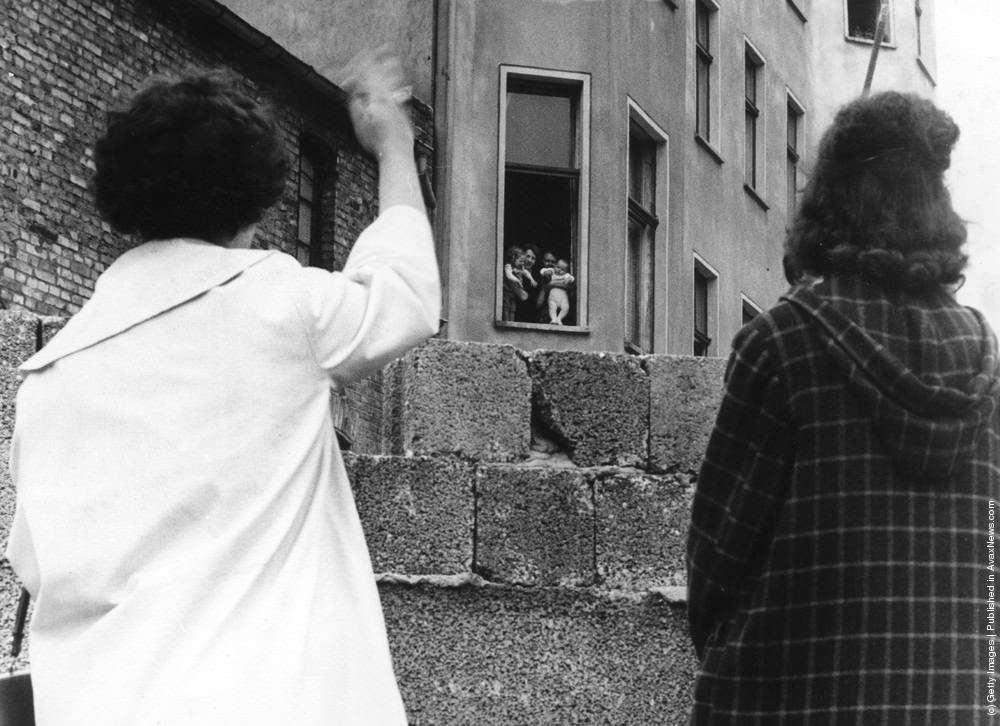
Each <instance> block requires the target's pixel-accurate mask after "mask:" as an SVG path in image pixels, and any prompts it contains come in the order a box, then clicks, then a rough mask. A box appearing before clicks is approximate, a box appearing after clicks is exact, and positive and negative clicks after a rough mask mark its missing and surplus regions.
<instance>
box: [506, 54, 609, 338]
mask: <svg viewBox="0 0 1000 726" xmlns="http://www.w3.org/2000/svg"><path fill="white" fill-rule="evenodd" d="M511 81H514V83H515V85H516V84H517V83H519V82H524V83H530V84H537V85H539V86H564V87H569V88H574V89H576V97H577V102H576V103H577V105H576V118H575V119H574V122H575V123H574V126H575V129H574V134H573V135H574V137H575V138H574V139H573V144H574V153H575V157H576V160H577V168H576V172H575V176H576V178H577V180H578V181H577V185H576V202H577V209H576V218H575V220H573V227H574V229H575V237H576V239H575V240H571V244H572V245H574V246H575V258H576V259H575V260H574V261H573V262H572V269H573V275H574V276H575V278H576V283H575V284H576V300H575V302H574V308H575V313H576V324H575V325H549V324H546V323H533V322H520V321H505V320H502V319H501V318H502V311H503V281H502V277H503V272H502V271H503V266H504V262H505V260H504V248H505V244H504V241H505V229H504V226H505V224H504V212H505V193H506V176H507V172H508V164H507V96H508V88H509V86H510V82H511ZM540 95H544V94H540ZM590 95H591V74H589V73H582V72H576V71H563V70H553V69H546V68H538V67H532V66H520V65H513V64H501V65H500V67H499V85H498V104H497V106H498V129H497V198H496V204H497V216H496V236H495V238H494V246H495V247H496V259H495V264H496V275H494V278H495V280H496V286H495V300H494V313H493V323H494V325H495V326H496V327H500V328H529V329H533V330H542V331H546V332H560V333H574V332H577V333H579V332H589V328H588V303H589V280H588V278H589V275H588V270H589V259H588V258H589V248H590V240H589V232H590V109H591V98H590ZM518 166H524V165H518ZM538 170H539V172H540V173H544V170H542V169H541V168H540V167H539V168H538Z"/></svg>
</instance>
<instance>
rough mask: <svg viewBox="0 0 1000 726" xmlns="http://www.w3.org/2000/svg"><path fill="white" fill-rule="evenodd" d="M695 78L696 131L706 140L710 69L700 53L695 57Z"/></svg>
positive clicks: (708, 119)
mask: <svg viewBox="0 0 1000 726" xmlns="http://www.w3.org/2000/svg"><path fill="white" fill-rule="evenodd" d="M697 64H698V66H697V71H696V73H697V78H696V79H695V83H696V92H697V95H698V98H697V101H696V103H697V111H696V112H697V120H696V124H697V133H698V135H699V136H701V137H702V138H703V139H705V140H706V141H708V140H710V139H711V133H710V132H711V117H710V113H711V110H710V106H709V103H710V101H709V92H710V90H711V85H710V84H711V81H710V77H709V74H710V69H711V66H710V64H709V63H708V61H706V60H705V58H703V57H702V56H701V55H700V54H699V56H698V58H697Z"/></svg>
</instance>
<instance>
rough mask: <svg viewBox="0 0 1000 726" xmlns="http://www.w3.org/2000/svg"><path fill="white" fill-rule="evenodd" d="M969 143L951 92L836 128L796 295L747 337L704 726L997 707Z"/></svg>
mask: <svg viewBox="0 0 1000 726" xmlns="http://www.w3.org/2000/svg"><path fill="white" fill-rule="evenodd" d="M957 138H958V128H957V126H956V125H955V124H954V123H953V121H952V120H951V119H950V118H949V117H948V116H947V115H946V114H944V113H943V112H941V111H940V110H938V109H937V108H935V107H934V106H933V105H932V104H931V103H930V102H928V101H926V100H921V99H918V98H917V97H915V96H909V95H903V94H898V93H884V94H879V95H876V96H873V97H870V98H865V99H859V100H857V101H855V102H853V103H851V104H849V105H848V106H846V107H844V108H843V109H842V110H841V111H840V113H839V114H838V115H837V117H836V119H835V120H834V123H833V125H832V126H831V128H830V129H829V130H828V131H827V133H826V134H825V135H824V137H823V139H822V142H821V145H820V149H819V159H818V161H817V164H816V168H815V171H814V173H813V175H812V177H811V179H810V181H809V184H808V186H807V188H806V190H805V192H804V196H803V200H802V203H801V207H800V209H799V211H798V216H797V218H796V220H795V223H794V225H793V227H792V229H791V231H790V234H789V237H788V240H787V242H786V252H787V255H786V273H787V275H788V277H789V280H790V281H791V282H792V283H793V288H792V289H791V291H790V292H789V293H788V294H786V295H785V296H784V297H783V298H782V299H781V301H780V302H779V303H778V305H777V306H776V307H774V308H773V309H772V310H770V311H769V312H767V313H766V314H763V315H760V316H759V317H757V318H756V319H755V320H754V321H753V322H751V323H750V324H749V325H747V326H746V327H745V328H744V329H743V330H742V331H741V332H740V333H739V335H738V336H737V337H736V339H735V341H734V344H733V347H734V350H733V353H732V356H731V358H730V362H729V367H728V370H727V375H726V394H725V398H724V401H723V403H722V406H721V409H720V411H719V414H718V419H717V422H716V426H715V430H714V432H713V435H712V437H711V440H710V443H709V447H708V451H707V454H706V457H705V461H704V464H703V466H702V469H701V473H700V476H699V480H698V487H697V492H696V495H695V502H694V508H693V512H692V522H691V529H690V538H689V546H688V564H689V607H690V623H691V632H692V636H693V639H694V644H695V647H696V649H697V652H698V655H699V657H700V660H701V669H700V672H699V675H698V680H697V684H696V688H695V708H694V715H693V719H692V723H693V724H699V725H701V724H778V723H782V724H852V725H853V724H886V725H888V724H892V725H893V726H897V725H899V724H918V723H919V724H974V723H982V722H985V721H986V718H987V715H988V714H990V713H995V710H994V711H992V712H991V711H990V709H992V708H993V706H994V705H997V702H996V700H995V694H997V693H998V691H997V690H996V681H995V676H996V674H995V672H994V673H992V674H991V673H989V672H988V657H989V650H990V648H992V650H993V652H994V654H995V652H996V650H997V643H996V640H995V636H996V635H997V631H996V630H995V627H996V621H995V620H994V619H993V616H994V612H993V610H992V600H990V597H991V594H992V595H995V590H991V589H990V588H992V587H993V586H994V584H995V583H994V581H993V579H992V578H993V574H994V573H993V571H992V569H991V568H990V567H989V565H991V564H993V563H994V561H993V560H992V559H990V555H991V553H992V552H993V550H992V549H991V546H992V543H993V539H992V536H991V535H993V534H994V532H995V529H993V527H994V525H995V522H996V519H997V518H1000V502H998V501H997V500H1000V362H998V358H997V343H996V338H995V336H994V334H993V333H992V331H991V330H990V328H989V326H988V325H987V323H986V321H985V320H984V319H983V317H982V316H981V315H980V314H979V313H978V312H976V311H975V310H972V309H970V308H966V307H962V306H960V305H959V304H957V303H956V302H955V300H954V298H953V296H952V294H951V290H952V289H953V287H954V285H955V284H956V283H958V282H960V280H961V273H962V270H963V268H964V266H965V263H966V257H965V256H964V255H963V254H962V253H961V246H962V244H963V243H964V241H965V229H964V225H963V223H962V221H961V220H960V219H959V217H958V216H957V215H956V214H955V212H954V211H953V210H952V208H951V203H950V199H949V195H948V192H947V190H946V189H945V186H944V180H943V174H944V171H945V169H946V168H947V167H948V164H949V159H950V154H951V149H952V146H953V145H954V143H955V141H956V140H957ZM991 627H992V628H994V629H990V628H991ZM990 678H993V679H994V680H992V681H991V680H990ZM991 694H994V695H993V698H994V700H993V701H992V702H991V701H990V698H991Z"/></svg>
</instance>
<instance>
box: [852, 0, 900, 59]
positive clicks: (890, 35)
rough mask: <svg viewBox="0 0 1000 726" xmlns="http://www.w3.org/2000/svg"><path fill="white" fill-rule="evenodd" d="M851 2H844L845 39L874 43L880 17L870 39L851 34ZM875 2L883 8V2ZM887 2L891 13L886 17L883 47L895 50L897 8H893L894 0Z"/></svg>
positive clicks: (875, 0)
mask: <svg viewBox="0 0 1000 726" xmlns="http://www.w3.org/2000/svg"><path fill="white" fill-rule="evenodd" d="M850 2H851V0H844V38H845V39H847V40H850V41H853V42H855V43H874V42H875V31H876V30H877V28H878V16H876V18H875V25H874V26H872V35H871V37H870V38H869V37H868V36H865V35H854V34H853V33H852V32H851V11H850ZM873 2H874V3H875V4H877V5H878V6H879V7H881V3H882V0H873ZM885 2H886V4H887V5H888V10H889V12H888V13H887V17H886V24H885V34H884V36H883V37H882V45H884V46H888V47H891V48H894V47H895V46H896V27H895V22H894V16H895V8H894V6H893V0H885Z"/></svg>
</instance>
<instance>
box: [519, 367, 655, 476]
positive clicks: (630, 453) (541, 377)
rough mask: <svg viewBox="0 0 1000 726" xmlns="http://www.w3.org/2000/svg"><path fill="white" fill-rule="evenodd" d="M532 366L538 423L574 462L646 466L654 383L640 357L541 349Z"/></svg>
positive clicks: (581, 463)
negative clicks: (650, 407)
mask: <svg viewBox="0 0 1000 726" xmlns="http://www.w3.org/2000/svg"><path fill="white" fill-rule="evenodd" d="M529 370H530V371H531V377H532V382H533V402H534V407H535V415H536V423H538V424H540V425H541V426H542V427H543V428H544V429H545V430H546V431H547V432H548V433H551V434H552V436H553V438H555V440H556V441H558V442H560V443H561V444H563V445H564V446H565V447H566V449H567V450H568V452H569V455H570V458H571V459H572V460H573V462H574V463H575V464H577V465H578V466H599V465H604V464H609V465H615V466H640V467H644V466H645V465H646V458H647V439H648V435H649V382H648V381H647V379H646V373H645V371H643V369H642V367H641V365H640V363H639V360H638V359H637V358H634V357H632V356H627V355H616V354H609V353H577V352H555V351H536V352H533V353H532V354H531V358H530V365H529Z"/></svg>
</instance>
